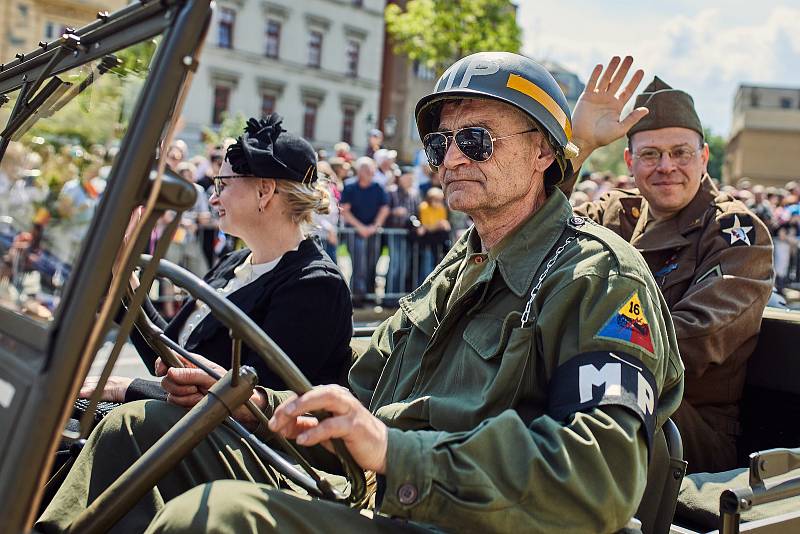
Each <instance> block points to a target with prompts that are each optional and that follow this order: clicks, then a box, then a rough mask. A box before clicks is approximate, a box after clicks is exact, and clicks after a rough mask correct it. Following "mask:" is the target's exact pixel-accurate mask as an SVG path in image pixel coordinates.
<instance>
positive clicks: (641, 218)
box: [575, 176, 773, 434]
mask: <svg viewBox="0 0 800 534" xmlns="http://www.w3.org/2000/svg"><path fill="white" fill-rule="evenodd" d="M575 211H576V212H577V213H579V214H582V215H585V216H588V217H590V218H592V219H593V220H594V221H596V222H598V223H600V224H602V225H603V226H605V227H607V228H610V229H612V230H614V231H615V232H616V233H617V234H619V235H620V236H622V237H623V238H624V239H626V240H627V241H628V242H630V243H631V244H632V245H634V246H635V247H636V249H638V250H639V252H641V253H642V255H643V256H644V258H645V260H646V261H647V264H648V265H649V266H650V269H651V270H652V272H653V274H654V275H655V278H656V282H657V283H658V285H659V286H660V287H661V291H662V292H663V294H664V297H665V299H666V301H667V304H668V306H669V309H670V311H671V313H672V320H673V322H674V324H675V333H676V335H677V337H678V345H679V347H680V351H681V357H682V359H683V363H684V365H685V366H686V389H685V392H684V399H686V400H687V401H688V402H689V403H690V404H692V405H694V406H695V407H702V406H707V407H709V408H712V407H713V409H714V410H716V409H722V411H723V412H724V413H725V414H729V415H730V416H731V417H732V418H733V420H734V421H735V419H736V418H737V417H738V411H737V409H736V406H735V405H736V403H738V401H739V399H740V398H741V394H742V388H743V386H744V379H745V371H746V362H747V358H748V357H749V356H750V354H751V353H752V351H753V349H754V348H755V345H756V341H757V338H758V331H759V328H760V326H761V314H762V312H763V310H764V307H765V306H766V303H767V300H768V299H769V296H770V293H771V290H772V282H773V270H772V241H771V239H770V236H769V232H768V231H767V228H766V227H765V226H764V224H763V223H762V222H761V221H760V220H759V219H758V218H757V217H755V216H754V215H753V214H752V213H751V212H750V211H748V210H747V208H746V207H745V206H744V204H742V203H741V202H739V201H738V200H736V199H734V198H733V197H731V196H730V195H727V194H722V193H720V192H719V190H718V189H717V188H716V187H715V186H714V184H713V183H712V181H711V179H710V177H708V176H706V177H705V178H703V180H702V182H701V184H700V189H699V190H698V192H697V195H695V197H694V199H693V200H692V202H691V203H690V204H689V205H688V206H686V208H684V209H683V210H682V211H681V212H680V213H678V215H677V216H675V217H673V218H672V219H669V220H666V221H655V220H653V218H652V216H650V214H649V213H648V204H647V201H646V200H645V199H644V197H642V196H641V195H640V194H639V191H638V190H631V191H622V190H614V191H610V192H609V193H607V194H605V195H603V197H602V198H600V199H599V200H597V201H595V202H589V203H586V204H583V205H582V206H579V207H578V208H576V210H575ZM733 425H734V426H735V422H734V423H733ZM729 432H730V433H732V434H733V433H735V430H734V429H731V430H730V431H729Z"/></svg>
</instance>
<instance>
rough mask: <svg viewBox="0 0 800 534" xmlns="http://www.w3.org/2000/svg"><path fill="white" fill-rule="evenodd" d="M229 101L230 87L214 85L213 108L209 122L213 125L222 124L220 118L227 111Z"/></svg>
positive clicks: (222, 117) (223, 116) (221, 118)
mask: <svg viewBox="0 0 800 534" xmlns="http://www.w3.org/2000/svg"><path fill="white" fill-rule="evenodd" d="M230 101H231V88H230V87H228V86H227V85H217V86H215V87H214V109H213V110H212V113H211V122H212V123H213V124H214V126H219V125H220V124H222V120H223V119H224V118H225V115H226V114H227V113H228V106H229V105H230Z"/></svg>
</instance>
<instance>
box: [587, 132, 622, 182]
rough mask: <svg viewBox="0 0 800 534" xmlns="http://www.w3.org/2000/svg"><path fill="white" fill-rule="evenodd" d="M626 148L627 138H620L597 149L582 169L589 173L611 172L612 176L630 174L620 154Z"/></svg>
mask: <svg viewBox="0 0 800 534" xmlns="http://www.w3.org/2000/svg"><path fill="white" fill-rule="evenodd" d="M626 146H628V138H627V137H621V138H620V139H617V140H616V141H614V142H613V143H611V144H609V145H607V146H604V147H601V148H598V149H597V150H595V151H594V152H592V155H591V156H589V159H588V160H586V163H585V164H584V167H583V168H584V169H585V170H587V171H589V172H606V171H608V172H612V173H614V174H617V175H620V174H630V172H629V171H628V166H627V165H625V158H624V157H623V156H622V154H623V153H624V152H625V147H626Z"/></svg>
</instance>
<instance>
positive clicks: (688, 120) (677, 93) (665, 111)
mask: <svg viewBox="0 0 800 534" xmlns="http://www.w3.org/2000/svg"><path fill="white" fill-rule="evenodd" d="M636 107H637V108H638V107H646V108H647V109H649V110H650V113H648V114H647V115H645V116H644V118H643V119H642V120H640V121H639V122H637V123H636V124H634V125H633V128H631V129H630V130H628V139H630V138H631V136H633V134H635V133H636V132H641V131H644V130H658V129H659V128H669V127H671V126H677V127H680V128H688V129H690V130H694V131H695V132H697V133H699V134H700V137H701V138H702V137H703V125H702V124H701V123H700V117H698V116H697V112H696V111H695V110H694V100H692V97H691V96H689V93H686V92H684V91H681V90H680V89H673V88H672V87H670V86H669V85H667V84H666V83H664V81H663V80H662V79H661V78H659V77H658V76H656V77H655V78H653V81H652V82H650V85H648V86H647V87H645V89H644V91H643V92H642V93H641V94H640V95H639V96H637V97H636Z"/></svg>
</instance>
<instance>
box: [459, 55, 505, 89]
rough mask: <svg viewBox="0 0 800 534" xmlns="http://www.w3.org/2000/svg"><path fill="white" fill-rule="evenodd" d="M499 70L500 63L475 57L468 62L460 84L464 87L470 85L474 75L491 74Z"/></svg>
mask: <svg viewBox="0 0 800 534" xmlns="http://www.w3.org/2000/svg"><path fill="white" fill-rule="evenodd" d="M498 70H500V65H498V64H497V63H496V62H494V61H486V60H482V59H473V60H472V61H470V62H469V64H467V68H466V70H465V71H464V76H463V77H462V78H461V83H460V84H459V85H458V86H459V87H460V88H462V89H463V88H465V87H469V82H470V81H471V80H472V77H473V76H491V75H492V74H494V73H496V72H497V71H498Z"/></svg>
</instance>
